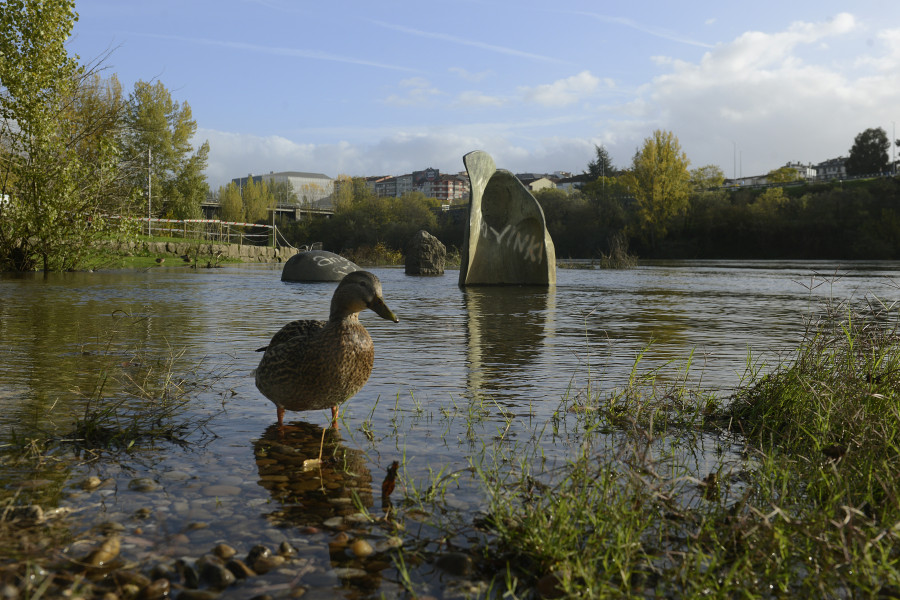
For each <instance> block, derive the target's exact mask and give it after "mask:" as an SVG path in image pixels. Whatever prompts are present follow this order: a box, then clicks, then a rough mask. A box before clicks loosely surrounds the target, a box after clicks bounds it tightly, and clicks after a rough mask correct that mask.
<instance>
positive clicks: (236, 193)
mask: <svg viewBox="0 0 900 600" xmlns="http://www.w3.org/2000/svg"><path fill="white" fill-rule="evenodd" d="M218 196H219V218H220V219H222V220H223V221H230V222H232V223H234V222H241V221H243V219H244V200H243V199H242V198H241V191H240V190H239V189H238V187H237V185H235V183H234V182H233V181H231V182H229V183H228V185H226V186H222V187H220V188H219V191H218Z"/></svg>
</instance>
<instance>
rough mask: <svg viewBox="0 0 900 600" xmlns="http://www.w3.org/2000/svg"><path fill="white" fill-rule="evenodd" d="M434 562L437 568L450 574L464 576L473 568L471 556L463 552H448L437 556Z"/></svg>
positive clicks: (473, 563)
mask: <svg viewBox="0 0 900 600" xmlns="http://www.w3.org/2000/svg"><path fill="white" fill-rule="evenodd" d="M435 564H436V565H437V566H438V568H439V569H441V570H442V571H445V572H447V573H449V574H451V575H456V576H458V577H465V576H467V575H470V574H471V573H472V571H474V569H475V562H474V561H473V560H472V557H471V556H469V555H468V554H465V553H464V552H448V553H446V554H443V555H441V556H440V557H438V559H437V561H436V562H435Z"/></svg>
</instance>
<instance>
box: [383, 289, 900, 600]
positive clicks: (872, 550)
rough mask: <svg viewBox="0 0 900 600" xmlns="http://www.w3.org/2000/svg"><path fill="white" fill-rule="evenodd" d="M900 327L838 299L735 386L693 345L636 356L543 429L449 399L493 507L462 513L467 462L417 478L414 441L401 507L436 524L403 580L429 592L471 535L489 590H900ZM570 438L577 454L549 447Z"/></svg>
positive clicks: (864, 593) (845, 593) (666, 593)
mask: <svg viewBox="0 0 900 600" xmlns="http://www.w3.org/2000/svg"><path fill="white" fill-rule="evenodd" d="M897 327H898V313H897V310H896V307H894V306H886V305H884V304H882V303H879V302H878V301H872V302H870V303H868V304H867V305H863V306H856V307H852V308H851V307H849V306H841V307H831V308H830V309H828V310H827V311H826V312H825V313H824V314H823V315H822V317H821V318H819V319H817V320H816V321H815V322H811V323H810V324H809V327H808V329H807V333H806V336H805V337H804V339H803V341H802V343H801V344H800V345H799V347H798V348H797V350H796V351H795V352H794V354H793V355H792V356H791V357H790V359H789V360H787V361H785V362H784V363H783V364H781V365H780V366H778V367H777V368H776V369H775V370H773V371H772V372H770V373H768V374H765V375H753V376H752V377H751V378H750V379H749V380H748V381H747V382H746V383H745V384H743V385H742V386H741V388H740V389H739V390H738V391H737V392H736V393H735V394H734V395H733V396H731V397H729V398H717V397H715V396H714V395H713V394H710V393H707V392H704V391H703V390H702V389H699V388H698V387H697V386H694V385H692V384H691V383H689V378H688V371H689V369H690V362H691V361H690V358H688V359H687V360H686V362H685V364H684V365H682V366H681V367H679V368H676V367H675V366H674V365H669V366H668V367H667V368H664V369H656V370H653V371H651V372H641V371H639V370H638V365H639V361H638V362H636V363H635V370H634V372H633V373H632V377H631V379H630V381H629V382H628V384H626V385H625V386H623V387H621V388H617V389H611V390H600V389H598V388H599V386H596V387H595V388H593V389H590V388H589V389H588V390H583V391H581V393H578V394H566V395H565V396H564V397H563V399H562V401H561V403H560V407H559V409H558V410H557V411H556V415H555V416H554V417H553V419H551V422H550V423H547V424H534V425H533V428H532V429H531V430H530V431H529V432H528V435H524V434H523V433H522V432H521V431H519V432H517V433H516V435H513V436H511V437H510V436H507V435H506V432H507V430H509V428H510V424H509V423H508V422H506V421H508V419H505V418H504V417H503V415H502V414H501V415H498V414H497V412H496V410H489V411H480V410H473V408H472V407H473V406H474V403H469V406H468V409H466V408H460V407H457V406H455V405H454V407H452V408H447V407H444V408H442V410H441V414H442V415H443V418H447V419H454V418H456V419H462V420H465V421H466V423H465V424H464V427H465V429H466V430H467V431H473V432H474V434H473V435H472V436H466V437H465V440H466V441H467V443H469V444H470V447H472V451H471V453H470V454H469V463H470V467H471V469H470V471H471V472H472V473H474V478H475V480H476V482H477V484H478V486H479V487H480V489H481V493H482V495H483V497H484V506H483V509H482V510H481V511H480V515H479V516H477V517H475V518H474V520H473V519H471V518H469V519H468V520H467V521H465V522H463V520H462V519H461V514H460V511H459V510H451V509H449V508H448V507H447V506H446V505H445V504H444V502H443V496H444V490H445V489H446V487H447V485H457V484H458V483H459V478H460V477H462V476H470V475H469V473H466V472H463V471H453V472H448V471H446V470H445V469H441V470H434V469H429V475H427V476H426V477H424V480H423V479H422V478H421V475H420V476H419V477H420V479H414V478H413V477H412V476H411V475H408V474H407V468H406V467H407V465H406V461H407V457H406V456H405V455H404V457H403V458H404V460H403V463H402V465H401V471H400V480H401V481H402V482H403V485H402V486H398V489H401V487H402V489H403V490H405V496H404V498H403V499H402V500H401V502H399V510H398V514H397V515H396V518H397V519H398V520H400V521H402V520H403V515H404V510H410V511H415V512H416V514H417V515H419V516H417V519H419V520H421V516H420V515H422V514H427V515H429V516H430V517H429V526H430V528H428V529H426V530H424V531H427V532H429V533H422V530H421V529H417V530H416V531H419V533H418V534H416V535H412V534H408V535H409V537H411V538H412V539H410V540H409V541H408V543H407V544H405V545H404V548H406V549H408V550H409V549H413V548H415V549H417V550H416V551H415V552H413V551H412V550H409V552H410V553H409V554H408V555H406V556H405V559H403V558H402V559H401V560H400V561H398V563H397V564H398V572H399V573H402V574H403V582H402V584H403V586H404V587H405V588H407V589H411V590H412V591H413V593H417V591H418V593H422V592H423V590H424V591H425V592H427V591H428V583H427V577H425V576H424V575H421V574H420V575H419V576H418V577H419V579H417V574H416V572H415V570H414V569H413V568H412V567H411V566H410V565H412V564H420V563H421V562H422V561H423V560H425V562H426V563H427V558H426V559H423V556H422V549H423V548H428V547H429V545H430V546H431V547H440V545H441V543H442V542H441V540H454V539H456V540H458V539H460V538H464V539H465V540H466V543H467V544H468V550H467V551H468V552H469V553H471V555H472V556H473V557H474V559H475V564H477V565H479V566H480V569H479V570H478V577H480V578H482V579H483V580H484V582H485V583H486V584H485V585H484V586H483V587H482V588H481V589H482V593H481V594H476V595H483V596H484V597H493V598H500V597H510V598H537V597H572V598H623V597H626V598H629V597H634V598H647V597H650V598H656V597H662V598H681V597H716V598H773V597H900V543H898V542H900V482H898V478H897V473H898V472H900V397H898V392H897V391H896V390H900V344H898V341H900V337H898V329H897ZM407 412H411V413H413V414H415V411H414V410H413V411H407ZM489 415H490V416H489ZM426 418H430V417H428V416H427V415H426ZM504 423H505V424H504ZM492 426H495V427H496V429H497V434H496V435H493V436H490V435H486V433H488V432H489V431H490V430H491V427H492ZM395 429H396V427H395ZM447 431H449V427H448V428H447ZM395 433H396V431H395ZM520 440H521V441H520ZM560 445H568V447H570V448H571V449H572V452H571V453H570V454H569V455H568V457H567V459H566V460H563V461H559V460H556V461H553V460H547V456H548V454H549V453H550V449H551V446H555V447H556V448H559V446H560ZM735 449H737V450H739V451H736V450H735ZM698 454H702V455H703V456H702V457H701V458H703V460H698V459H697V456H698ZM407 531H413V528H412V527H408V528H407ZM435 532H438V533H435ZM428 535H432V536H435V537H433V538H432V539H430V540H429V539H426V538H427V536H428ZM423 536H424V537H423ZM426 554H427V553H426ZM478 577H476V578H478ZM417 582H418V584H417ZM417 585H418V586H419V587H418V590H417V587H416V586H417ZM538 590H540V591H538Z"/></svg>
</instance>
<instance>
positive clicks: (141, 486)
mask: <svg viewBox="0 0 900 600" xmlns="http://www.w3.org/2000/svg"><path fill="white" fill-rule="evenodd" d="M159 488H160V485H159V484H158V483H156V482H155V481H154V480H152V479H150V478H149V477H138V478H137V479H132V480H131V481H129V482H128V489H129V490H131V491H134V492H155V491H156V490H158V489H159Z"/></svg>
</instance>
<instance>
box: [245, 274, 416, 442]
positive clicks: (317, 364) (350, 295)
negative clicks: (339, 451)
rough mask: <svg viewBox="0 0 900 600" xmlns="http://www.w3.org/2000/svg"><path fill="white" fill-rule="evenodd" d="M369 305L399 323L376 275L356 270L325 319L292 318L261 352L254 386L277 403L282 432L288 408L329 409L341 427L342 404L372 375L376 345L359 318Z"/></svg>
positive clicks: (342, 285) (333, 422)
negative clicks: (383, 295)
mask: <svg viewBox="0 0 900 600" xmlns="http://www.w3.org/2000/svg"><path fill="white" fill-rule="evenodd" d="M366 309H370V310H372V311H374V312H375V314H377V315H378V316H379V317H381V318H383V319H387V320H388V321H393V322H394V323H399V322H400V319H398V318H397V316H396V315H395V314H394V313H393V311H391V309H390V308H388V307H387V304H385V302H384V298H383V297H382V289H381V281H379V279H378V277H376V276H375V275H374V274H372V273H370V272H368V271H353V272H351V273H349V274H347V275H345V276H344V277H343V279H341V281H340V283H339V284H338V286H337V289H335V291H334V295H333V296H332V298H331V309H330V314H329V317H328V320H327V321H316V320H298V321H291V322H290V323H288V324H287V325H285V326H284V327H282V328H281V329H280V330H278V332H277V333H276V334H275V335H274V336H272V340H271V341H270V342H269V344H268V345H267V346H264V347H262V348H260V349H259V350H257V351H258V352H263V353H264V354H263V356H262V359H260V361H259V366H258V367H257V368H256V370H255V379H256V387H257V389H258V390H259V391H260V392H261V393H262V395H263V396H265V397H266V398H268V399H269V400H271V401H272V402H273V403H274V404H275V407H276V409H277V418H278V428H279V429H280V430H283V429H284V425H283V422H284V413H285V411H286V410H291V411H307V410H322V409H327V408H330V409H331V425H332V427H333V428H335V429H337V427H338V413H339V410H340V409H339V407H340V405H341V404H342V403H344V402H346V401H347V400H349V399H350V398H352V397H353V396H355V395H356V394H357V393H358V392H359V391H360V390H361V389H362V388H363V386H364V385H365V384H366V381H368V379H369V375H370V374H371V373H372V364H373V362H374V359H375V347H374V344H373V343H372V337H371V336H370V335H369V332H368V331H366V328H365V327H364V326H363V324H362V323H360V321H359V313H361V312H362V311H364V310H366Z"/></svg>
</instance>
